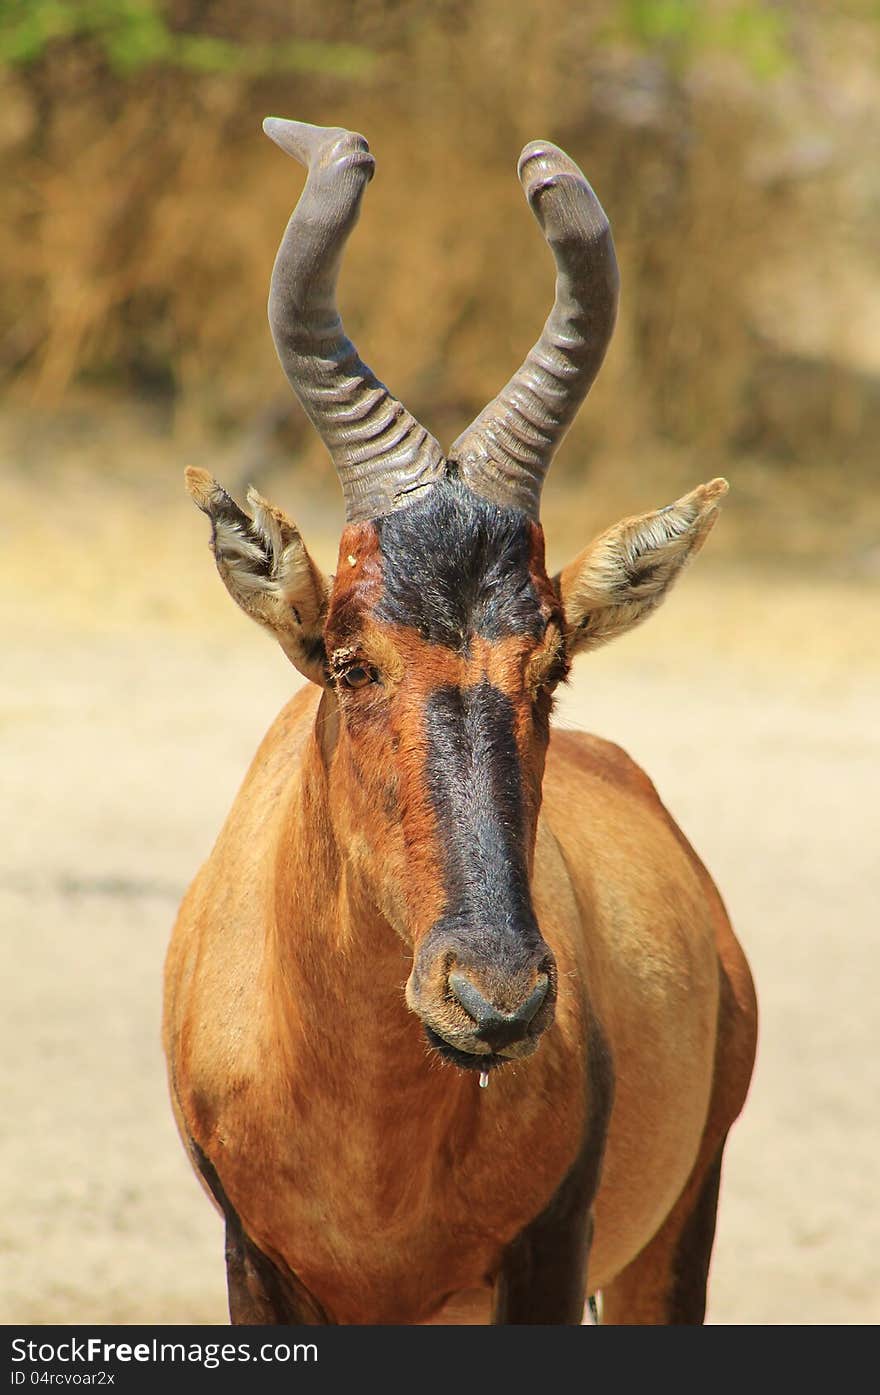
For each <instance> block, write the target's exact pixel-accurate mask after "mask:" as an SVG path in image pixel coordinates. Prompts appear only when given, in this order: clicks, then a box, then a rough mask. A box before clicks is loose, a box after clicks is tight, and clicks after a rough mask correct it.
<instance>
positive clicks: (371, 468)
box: [263, 117, 446, 523]
mask: <svg viewBox="0 0 880 1395" xmlns="http://www.w3.org/2000/svg"><path fill="white" fill-rule="evenodd" d="M263 130H264V131H265V132H266V135H267V136H269V137H270V138H271V139H272V140H273V141H274V142H275V144H276V145H279V146H280V147H281V149H282V150H284V151H286V152H287V154H288V155H292V156H293V157H294V159H296V160H299V161H300V163H301V164H303V165H305V166H306V167H307V168H308V177H307V179H306V185H305V188H304V190H303V192H302V196H301V198H300V200H299V203H298V204H297V206H296V208H295V209H294V211H293V214H292V216H291V219H290V222H289V223H288V225H287V231H286V232H285V234H284V237H283V238H282V241H281V246H280V247H279V249H278V256H277V257H276V259H275V266H274V268H273V271H272V285H271V289H270V292H269V324H270V326H271V328H272V338H273V339H274V341H275V348H276V350H277V352H278V357H279V359H280V360H281V366H282V368H283V369H284V371H285V373H286V374H287V377H288V379H289V381H290V384H291V386H292V388H293V390H294V392H295V393H296V395H297V397H298V398H299V400H300V402H301V403H302V405H303V407H304V409H305V411H306V414H307V415H308V416H309V417H310V419H311V421H312V423H313V425H314V426H315V428H316V430H317V431H318V433H319V435H320V436H321V438H322V439H323V441H324V443H325V445H326V446H327V449H328V450H329V452H330V454H331V456H332V458H333V463H334V465H335V466H336V470H337V472H338V474H339V479H340V481H341V483H342V490H343V494H344V496H345V509H346V517H347V519H348V521H349V522H350V523H357V522H361V521H363V520H364V519H370V518H380V517H382V516H383V515H384V514H387V513H391V512H392V511H393V510H394V509H396V508H400V507H401V506H402V505H404V504H406V503H408V502H409V500H410V496H411V495H412V493H413V491H414V490H419V489H422V488H424V487H425V486H426V485H430V484H432V483H433V482H434V480H435V479H437V478H438V477H439V476H440V475H442V474H444V473H445V471H446V460H445V458H444V456H443V453H442V451H441V450H440V447H439V446H438V444H437V442H436V441H435V440H434V438H433V436H431V435H429V433H428V432H427V431H426V430H425V428H424V427H423V426H420V425H419V423H418V422H417V421H416V420H415V418H414V417H412V416H410V414H409V412H407V411H406V410H405V409H404V408H403V407H402V406H401V404H400V403H399V402H398V401H397V400H396V398H394V397H392V396H391V394H390V392H389V391H388V389H387V388H386V387H385V385H384V383H380V382H379V380H378V378H376V376H375V375H374V374H373V373H372V372H371V370H370V369H369V368H367V366H366V364H364V363H362V362H361V360H360V358H359V357H358V353H357V350H356V349H355V347H354V345H353V344H352V343H351V341H350V340H349V339H348V338H346V335H345V332H344V330H343V328H342V321H341V319H340V317H339V312H338V310H337V308H336V282H337V279H338V276H339V268H340V264H341V261H342V253H343V251H344V249H345V244H346V242H347V240H348V236H349V233H350V232H351V230H352V228H353V227H354V225H355V223H356V222H357V219H358V214H359V213H360V204H361V198H362V196H363V192H364V189H365V188H366V186H367V184H368V183H369V181H370V179H371V178H372V177H373V169H374V167H375V161H374V160H373V157H372V155H371V154H370V151H369V146H368V145H367V142H366V141H365V140H364V138H363V136H360V135H357V134H356V133H355V132H353V131H345V130H342V129H341V128H339V127H325V126H310V125H308V124H307V123H306V122H303V121H282V120H280V119H279V118H277V117H268V118H267V119H266V120H265V121H264V122H263Z"/></svg>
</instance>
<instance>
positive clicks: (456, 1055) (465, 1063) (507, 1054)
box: [422, 1022, 538, 1075]
mask: <svg viewBox="0 0 880 1395" xmlns="http://www.w3.org/2000/svg"><path fill="white" fill-rule="evenodd" d="M422 1026H423V1028H424V1032H425V1036H426V1038H427V1041H428V1045H429V1046H432V1047H433V1048H434V1050H435V1051H436V1052H437V1053H438V1054H439V1055H440V1056H442V1057H443V1058H444V1060H446V1061H451V1063H452V1064H453V1065H454V1066H458V1068H459V1070H473V1071H479V1073H480V1074H481V1075H483V1074H485V1073H486V1072H488V1071H490V1070H499V1069H500V1068H501V1066H509V1065H511V1064H512V1063H513V1062H515V1061H523V1060H525V1058H526V1057H527V1056H531V1055H532V1054H533V1052H535V1051H537V1049H538V1042H537V1041H536V1040H534V1039H531V1040H530V1039H526V1040H525V1041H518V1042H517V1043H516V1046H515V1047H507V1048H505V1050H504V1051H503V1052H498V1051H484V1052H482V1051H481V1052H476V1051H462V1050H461V1048H460V1047H458V1046H453V1045H452V1043H451V1042H448V1041H447V1040H446V1038H445V1037H441V1036H440V1034H439V1032H435V1031H434V1029H433V1027H429V1026H428V1024H427V1022H423V1023H422Z"/></svg>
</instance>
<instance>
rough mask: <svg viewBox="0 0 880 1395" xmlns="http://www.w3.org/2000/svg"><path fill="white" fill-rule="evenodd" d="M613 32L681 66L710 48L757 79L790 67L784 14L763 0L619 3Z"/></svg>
mask: <svg viewBox="0 0 880 1395" xmlns="http://www.w3.org/2000/svg"><path fill="white" fill-rule="evenodd" d="M614 28H615V30H616V31H617V33H619V34H622V35H623V36H625V37H627V38H630V39H635V40H636V42H637V43H640V44H643V45H644V46H645V47H650V48H659V49H661V50H662V51H664V52H665V53H666V54H667V56H668V57H670V58H671V59H672V60H674V61H677V62H679V63H680V64H686V63H689V62H691V61H693V60H694V59H696V58H699V57H700V55H701V54H703V53H706V52H708V51H711V50H715V51H716V52H718V51H720V52H726V53H731V54H733V55H734V56H735V57H737V58H739V59H741V61H742V62H743V63H745V65H746V66H747V67H748V68H749V69H750V70H751V71H752V73H754V75H755V76H756V77H773V76H775V75H776V74H777V73H779V72H780V71H782V69H783V68H785V67H786V66H787V65H788V63H789V55H788V51H787V46H786V40H787V36H788V25H787V22H786V16H785V14H784V12H783V10H782V9H781V8H771V7H770V5H768V4H767V3H764V2H763V0H732V3H724V4H719V3H706V0H621V3H620V5H619V17H618V20H617V22H616V24H615V26H614Z"/></svg>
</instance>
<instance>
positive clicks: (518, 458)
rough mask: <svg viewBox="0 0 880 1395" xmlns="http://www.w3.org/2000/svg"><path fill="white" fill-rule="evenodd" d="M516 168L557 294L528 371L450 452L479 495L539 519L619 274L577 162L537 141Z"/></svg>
mask: <svg viewBox="0 0 880 1395" xmlns="http://www.w3.org/2000/svg"><path fill="white" fill-rule="evenodd" d="M517 173H518V174H519V178H520V182H521V183H522V186H523V188H524V190H525V193H526V198H527V199H528V201H529V203H530V205H531V208H532V212H533V213H534V215H535V217H536V218H537V220H538V222H539V223H540V225H541V230H542V232H543V233H544V236H545V238H546V239H547V242H548V244H549V246H550V250H551V251H552V253H553V256H554V258H555V260H556V272H557V274H556V300H555V302H554V305H553V309H552V310H551V312H550V315H549V317H548V319H547V323H546V324H545V326H544V329H543V332H542V334H541V337H540V339H539V340H538V342H537V344H535V346H534V348H533V349H531V351H530V352H529V355H528V358H527V359H526V361H525V363H524V364H523V366H522V368H521V369H520V370H519V372H518V373H516V374H514V376H513V377H512V378H511V380H510V382H509V383H508V384H507V386H506V387H505V388H503V389H502V390H501V392H500V393H499V394H498V396H497V397H496V398H495V400H494V401H493V402H490V403H489V406H488V407H486V408H485V410H484V411H482V412H481V413H480V415H479V416H478V417H477V419H476V421H475V422H474V423H473V424H472V425H471V426H469V427H468V429H467V430H466V431H464V432H463V433H462V434H461V435H460V436H459V438H458V440H457V441H456V442H455V444H454V445H453V447H452V449H451V451H450V452H449V459H450V463H451V464H452V465H453V468H455V466H456V465H457V469H458V473H459V475H460V477H461V478H462V479H463V480H464V481H465V483H466V484H468V485H469V486H470V488H471V489H472V490H473V491H474V492H475V493H476V494H481V495H482V496H483V497H484V498H487V499H491V500H492V501H493V502H494V503H496V504H501V505H504V506H506V507H508V508H510V507H513V508H518V509H522V510H524V512H525V513H527V514H529V516H530V517H531V518H533V519H535V520H536V521H537V518H538V512H539V507H540V500H541V486H542V484H543V483H544V476H545V475H546V473H547V470H548V468H549V465H550V460H551V458H552V456H553V452H554V451H555V450H556V447H557V446H558V445H559V442H560V441H561V440H562V438H563V436H564V435H565V433H566V431H567V430H568V428H569V426H570V425H571V423H572V421H573V420H574V417H575V414H576V412H577V409H578V407H579V406H580V405H581V403H582V402H583V400H584V398H585V397H586V395H587V393H588V392H589V390H590V387H591V386H592V383H593V380H594V378H595V377H596V374H597V373H598V371H599V368H600V367H601V364H602V360H603V358H604V357H605V350H606V349H607V347H608V342H609V340H610V338H611V333H612V331H613V329H614V321H615V319H616V316H617V293H618V286H619V277H618V272H617V259H616V257H615V255H614V243H613V241H612V238H611V228H610V226H609V223H608V219H607V218H606V216H605V213H604V212H603V209H602V206H601V204H600V203H599V200H598V199H597V198H596V195H595V194H594V193H593V190H592V189H591V188H590V186H589V184H588V183H587V181H586V179H585V178H584V176H583V174H582V173H581V171H580V170H579V169H578V167H577V165H576V164H575V163H574V161H573V160H571V159H569V157H568V156H567V155H566V154H565V152H564V151H562V150H560V149H559V147H558V146H555V145H551V144H550V142H549V141H532V142H531V143H530V144H529V145H527V146H526V148H525V150H524V151H523V153H522V155H521V156H520V157H519V164H518V166H517Z"/></svg>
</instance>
